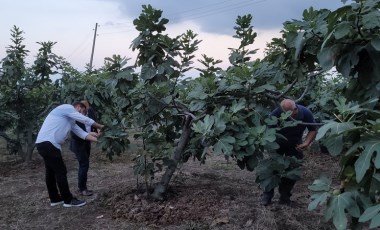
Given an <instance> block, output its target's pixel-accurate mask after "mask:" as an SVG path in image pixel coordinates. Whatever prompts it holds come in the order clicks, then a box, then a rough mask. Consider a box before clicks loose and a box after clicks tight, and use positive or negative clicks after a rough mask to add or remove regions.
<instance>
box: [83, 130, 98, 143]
mask: <svg viewBox="0 0 380 230" xmlns="http://www.w3.org/2000/svg"><path fill="white" fill-rule="evenodd" d="M97 137H98V134H97V133H95V132H89V133H88V135H87V136H86V140H87V141H92V142H97V141H98V138H97Z"/></svg>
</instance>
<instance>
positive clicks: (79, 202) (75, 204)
mask: <svg viewBox="0 0 380 230" xmlns="http://www.w3.org/2000/svg"><path fill="white" fill-rule="evenodd" d="M85 204H86V201H84V200H78V199H77V198H75V197H74V198H73V199H72V200H71V201H70V203H64V204H63V207H65V208H71V207H81V206H83V205H85Z"/></svg>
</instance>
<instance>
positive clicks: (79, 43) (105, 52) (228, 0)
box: [0, 0, 343, 70]
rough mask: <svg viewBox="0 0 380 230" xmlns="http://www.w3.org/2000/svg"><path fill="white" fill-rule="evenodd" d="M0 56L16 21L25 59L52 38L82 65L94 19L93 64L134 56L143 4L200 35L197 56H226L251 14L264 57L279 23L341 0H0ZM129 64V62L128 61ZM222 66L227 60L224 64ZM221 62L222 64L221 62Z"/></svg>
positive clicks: (172, 27) (179, 29)
mask: <svg viewBox="0 0 380 230" xmlns="http://www.w3.org/2000/svg"><path fill="white" fill-rule="evenodd" d="M0 3H1V7H0V29H1V33H0V58H3V57H4V56H5V49H6V47H7V46H8V45H10V44H11V40H10V30H11V28H12V27H13V25H16V26H17V27H19V28H20V29H21V30H23V31H24V35H23V36H24V38H25V42H24V44H25V45H26V48H27V49H28V50H30V51H31V52H30V58H28V59H27V61H28V62H32V61H33V60H34V56H35V55H36V53H37V50H38V48H39V46H38V45H37V44H36V42H41V41H53V42H57V44H56V45H55V46H54V48H53V52H54V53H56V54H57V55H60V56H63V57H64V58H66V59H67V60H68V61H69V62H70V63H71V64H72V65H73V66H74V67H75V68H77V69H79V70H83V67H84V66H85V64H86V63H89V62H90V57H91V48H92V43H93V38H94V28H95V24H96V23H98V24H99V27H98V29H97V37H96V45H95V52H94V61H93V65H94V66H95V67H96V68H99V67H101V66H102V65H103V60H104V58H105V57H109V56H112V54H120V55H121V56H125V57H128V58H132V60H134V58H135V56H136V55H135V54H133V53H132V51H131V50H130V49H129V46H130V44H131V42H132V40H133V39H134V38H135V37H136V36H137V32H136V30H135V29H134V27H133V24H132V21H133V20H134V19H135V18H136V17H138V16H139V14H140V13H141V10H142V5H143V4H151V5H152V6H153V7H154V8H156V9H160V10H163V17H165V18H167V19H169V25H168V26H167V31H166V33H168V34H169V35H172V36H176V35H179V34H181V33H183V32H185V31H186V30H188V29H191V30H193V31H194V32H195V33H197V34H198V35H199V37H198V39H199V40H202V43H201V44H200V49H199V51H198V52H197V55H198V56H199V57H200V55H201V54H206V55H207V56H210V57H214V58H215V59H222V60H227V58H228V53H229V50H228V48H231V47H233V48H237V41H236V39H234V38H232V36H233V35H234V30H233V27H234V26H235V20H236V17H237V16H238V15H241V16H242V15H245V14H248V13H250V14H252V15H253V23H252V24H253V26H254V29H255V31H256V32H257V33H258V38H257V39H256V41H255V43H254V48H258V49H260V51H259V52H258V54H257V57H258V58H260V57H262V50H263V47H264V46H265V44H266V42H268V41H270V40H271V39H272V38H273V37H278V32H279V31H280V30H281V29H282V23H283V22H285V21H287V20H292V19H302V12H303V10H304V9H307V8H309V7H311V6H312V7H313V8H314V9H321V8H326V9H330V10H335V9H336V8H339V7H342V6H343V3H342V2H341V0H207V1H206V0H191V1H184V0H144V1H138V0H60V1H59V0H0ZM129 64H133V63H132V62H131V63H129ZM224 65H228V63H225V64H224ZM221 67H223V66H221Z"/></svg>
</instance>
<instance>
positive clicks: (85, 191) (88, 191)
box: [79, 189, 94, 196]
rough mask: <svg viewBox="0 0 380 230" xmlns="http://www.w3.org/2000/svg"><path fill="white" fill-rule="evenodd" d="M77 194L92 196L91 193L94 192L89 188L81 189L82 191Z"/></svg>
mask: <svg viewBox="0 0 380 230" xmlns="http://www.w3.org/2000/svg"><path fill="white" fill-rule="evenodd" d="M79 194H80V195H82V196H92V194H94V193H93V192H92V191H91V190H87V189H86V190H83V191H79Z"/></svg>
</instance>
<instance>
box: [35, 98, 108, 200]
mask: <svg viewBox="0 0 380 230" xmlns="http://www.w3.org/2000/svg"><path fill="white" fill-rule="evenodd" d="M86 112H87V108H86V106H85V105H84V104H83V103H81V102H75V103H74V104H73V105H70V104H63V105H60V106H58V107H56V108H55V109H53V110H52V111H51V112H50V113H49V114H48V116H47V117H46V119H45V121H44V122H43V124H42V127H41V129H40V131H39V133H38V136H37V140H36V147H37V150H38V152H39V154H40V155H41V156H42V158H43V159H44V162H45V170H46V171H45V182H46V186H47V190H48V194H49V198H50V201H51V203H50V204H51V206H56V205H60V204H63V206H64V207H80V206H83V205H85V204H86V202H85V201H83V200H78V199H77V198H76V197H74V196H73V195H72V193H71V192H70V189H69V185H68V181H67V169H66V165H65V163H64V161H63V158H62V154H61V151H62V148H61V146H62V144H63V143H64V141H65V139H66V137H67V135H68V134H69V132H70V131H72V132H73V133H74V134H75V135H76V136H78V137H79V138H81V139H82V140H86V141H92V142H96V141H97V138H98V136H99V133H98V132H88V131H86V130H84V129H82V128H80V127H79V126H78V125H77V123H76V122H80V123H82V124H84V125H85V126H88V127H93V128H95V129H99V130H100V129H102V128H103V127H104V125H102V124H99V123H96V122H95V121H94V120H93V119H91V118H89V117H87V116H85V115H84V114H86ZM58 190H59V191H58Z"/></svg>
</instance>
